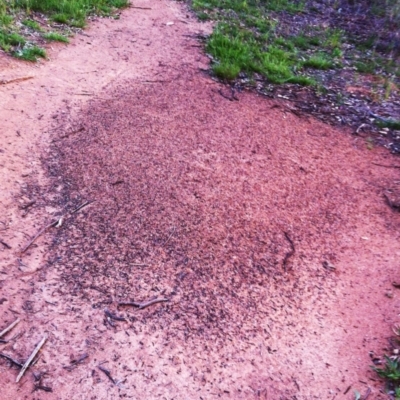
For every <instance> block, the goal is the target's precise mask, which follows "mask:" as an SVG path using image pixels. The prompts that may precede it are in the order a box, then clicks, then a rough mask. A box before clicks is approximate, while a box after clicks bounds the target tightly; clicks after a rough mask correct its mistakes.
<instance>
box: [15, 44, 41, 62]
mask: <svg viewBox="0 0 400 400" xmlns="http://www.w3.org/2000/svg"><path fill="white" fill-rule="evenodd" d="M14 56H15V57H17V58H20V59H22V60H25V61H37V59H38V58H39V57H41V58H46V51H45V50H44V49H42V48H40V47H37V46H32V47H24V48H23V49H21V50H17V51H15V52H14Z"/></svg>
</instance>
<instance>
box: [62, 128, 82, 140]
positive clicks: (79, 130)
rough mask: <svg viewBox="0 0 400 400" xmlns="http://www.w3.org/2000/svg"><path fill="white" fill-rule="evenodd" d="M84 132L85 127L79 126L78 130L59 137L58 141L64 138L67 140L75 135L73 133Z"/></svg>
mask: <svg viewBox="0 0 400 400" xmlns="http://www.w3.org/2000/svg"><path fill="white" fill-rule="evenodd" d="M84 130H85V127H84V126H81V127H80V128H79V129H76V130H74V131H72V132H67V133H66V134H65V135H64V136H60V139H66V138H68V137H70V136H72V135H75V133H79V132H82V131H84Z"/></svg>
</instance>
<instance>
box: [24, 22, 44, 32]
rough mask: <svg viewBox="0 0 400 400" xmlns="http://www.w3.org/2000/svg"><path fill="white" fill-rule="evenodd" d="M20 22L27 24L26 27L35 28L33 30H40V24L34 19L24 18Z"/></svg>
mask: <svg viewBox="0 0 400 400" xmlns="http://www.w3.org/2000/svg"><path fill="white" fill-rule="evenodd" d="M22 24H23V25H25V26H27V27H28V28H31V29H33V30H35V31H39V32H40V31H41V30H42V28H41V27H40V25H39V24H38V23H37V22H36V21H33V20H32V19H25V20H23V21H22Z"/></svg>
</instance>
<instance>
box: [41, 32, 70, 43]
mask: <svg viewBox="0 0 400 400" xmlns="http://www.w3.org/2000/svg"><path fill="white" fill-rule="evenodd" d="M43 38H44V39H46V40H48V41H53V42H63V43H69V40H68V38H67V37H66V36H64V35H61V34H59V33H56V32H48V33H45V34H44V35H43Z"/></svg>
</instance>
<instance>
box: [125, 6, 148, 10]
mask: <svg viewBox="0 0 400 400" xmlns="http://www.w3.org/2000/svg"><path fill="white" fill-rule="evenodd" d="M129 8H137V9H139V10H152V8H150V7H134V6H130V7H129Z"/></svg>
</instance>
